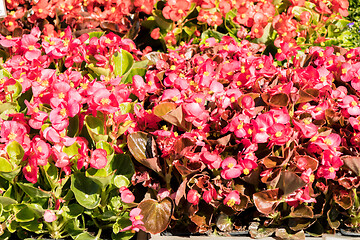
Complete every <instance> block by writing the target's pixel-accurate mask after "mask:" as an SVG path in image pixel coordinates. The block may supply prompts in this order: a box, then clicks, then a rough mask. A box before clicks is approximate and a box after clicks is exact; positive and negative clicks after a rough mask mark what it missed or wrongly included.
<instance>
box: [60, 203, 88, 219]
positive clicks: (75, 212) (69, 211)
mask: <svg viewBox="0 0 360 240" xmlns="http://www.w3.org/2000/svg"><path fill="white" fill-rule="evenodd" d="M62 209H63V211H64V212H63V214H64V216H66V217H68V218H76V217H78V216H80V214H82V213H83V211H84V207H82V206H81V205H79V204H76V203H73V204H69V205H68V206H64V207H63V208H62Z"/></svg>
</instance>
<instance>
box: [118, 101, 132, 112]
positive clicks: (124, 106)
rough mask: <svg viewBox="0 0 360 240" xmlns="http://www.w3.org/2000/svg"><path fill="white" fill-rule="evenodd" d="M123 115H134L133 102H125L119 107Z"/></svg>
mask: <svg viewBox="0 0 360 240" xmlns="http://www.w3.org/2000/svg"><path fill="white" fill-rule="evenodd" d="M119 108H120V112H121V114H127V113H132V112H133V111H134V103H133V102H124V103H121V104H120V105H119Z"/></svg>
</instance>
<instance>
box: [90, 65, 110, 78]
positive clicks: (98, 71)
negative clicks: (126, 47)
mask: <svg viewBox="0 0 360 240" xmlns="http://www.w3.org/2000/svg"><path fill="white" fill-rule="evenodd" d="M88 68H90V69H91V70H92V71H93V72H94V73H95V74H96V75H98V76H106V77H108V76H109V75H110V69H109V68H103V67H95V66H94V65H93V64H89V66H88Z"/></svg>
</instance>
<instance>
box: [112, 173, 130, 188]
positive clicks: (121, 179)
mask: <svg viewBox="0 0 360 240" xmlns="http://www.w3.org/2000/svg"><path fill="white" fill-rule="evenodd" d="M114 185H115V186H116V187H117V188H121V187H128V186H129V185H130V181H129V179H128V178H127V177H125V176H123V175H117V176H115V177H114Z"/></svg>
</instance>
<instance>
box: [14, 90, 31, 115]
mask: <svg viewBox="0 0 360 240" xmlns="http://www.w3.org/2000/svg"><path fill="white" fill-rule="evenodd" d="M32 96H33V93H32V88H29V90H27V91H26V92H24V93H22V94H21V95H20V97H19V98H18V99H17V103H18V104H19V107H20V109H19V111H20V112H22V111H23V110H24V109H25V108H26V104H25V100H28V101H29V102H30V101H31V98H32Z"/></svg>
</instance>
